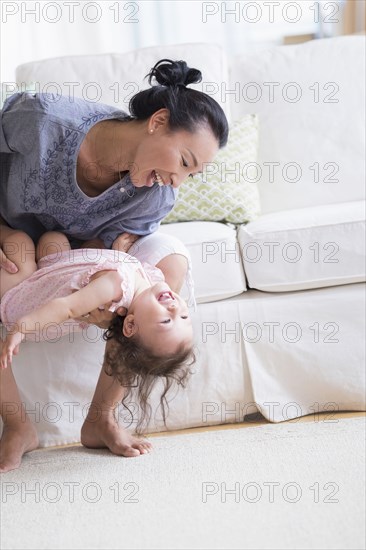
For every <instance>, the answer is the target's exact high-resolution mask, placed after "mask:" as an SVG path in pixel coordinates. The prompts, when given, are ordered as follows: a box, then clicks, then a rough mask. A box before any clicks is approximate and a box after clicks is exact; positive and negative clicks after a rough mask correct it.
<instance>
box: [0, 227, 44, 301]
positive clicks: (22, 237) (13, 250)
mask: <svg viewBox="0 0 366 550" xmlns="http://www.w3.org/2000/svg"><path fill="white" fill-rule="evenodd" d="M0 244H1V247H2V249H3V250H4V253H5V255H6V256H7V257H8V258H9V260H11V261H12V262H14V263H15V264H16V266H17V267H18V270H19V271H18V272H17V273H8V272H7V271H5V269H0V289H1V290H0V297H1V298H2V297H3V296H4V294H5V292H7V291H8V290H10V289H11V288H13V287H14V286H16V285H18V284H19V283H21V282H22V281H24V279H27V278H28V277H30V276H31V275H32V273H34V272H35V271H36V269H37V265H36V262H35V248H34V243H33V241H32V239H31V238H30V237H29V235H27V234H26V233H24V232H23V231H19V230H17V229H12V228H11V227H7V226H6V225H0Z"/></svg>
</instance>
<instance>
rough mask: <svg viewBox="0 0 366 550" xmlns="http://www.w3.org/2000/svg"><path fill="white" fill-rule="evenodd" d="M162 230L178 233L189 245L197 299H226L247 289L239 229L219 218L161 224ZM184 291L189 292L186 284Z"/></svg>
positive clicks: (167, 232)
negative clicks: (238, 240) (238, 236)
mask: <svg viewBox="0 0 366 550" xmlns="http://www.w3.org/2000/svg"><path fill="white" fill-rule="evenodd" d="M158 231H160V232H162V233H166V234H168V235H172V236H174V237H177V238H178V239H180V240H181V241H182V242H183V243H184V244H185V245H186V247H187V248H188V250H189V252H190V254H191V258H192V274H193V279H194V286H195V297H196V301H197V303H205V302H213V301H215V300H224V299H225V298H230V297H231V296H237V295H238V294H241V293H242V292H244V291H245V290H246V284H245V276H244V271H243V265H242V262H241V259H240V251H239V245H238V242H237V239H236V231H235V229H233V228H232V227H229V226H227V225H225V224H223V223H217V222H182V223H172V224H168V225H163V226H160V228H159V230H158ZM182 295H183V296H184V297H186V296H187V295H188V289H187V288H186V287H185V286H184V287H183V288H182Z"/></svg>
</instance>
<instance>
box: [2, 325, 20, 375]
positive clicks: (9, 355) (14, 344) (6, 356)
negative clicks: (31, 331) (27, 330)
mask: <svg viewBox="0 0 366 550" xmlns="http://www.w3.org/2000/svg"><path fill="white" fill-rule="evenodd" d="M24 338H25V334H22V333H21V332H14V333H13V334H8V335H7V337H6V340H5V342H3V343H2V350H1V355H0V367H1V368H2V369H6V368H7V367H8V366H10V365H11V361H12V359H13V355H17V354H18V353H19V344H20V343H21V342H22V341H23V340H24Z"/></svg>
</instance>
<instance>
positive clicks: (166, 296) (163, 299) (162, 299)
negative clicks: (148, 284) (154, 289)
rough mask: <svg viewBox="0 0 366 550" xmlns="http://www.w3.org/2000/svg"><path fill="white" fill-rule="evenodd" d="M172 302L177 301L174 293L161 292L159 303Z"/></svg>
mask: <svg viewBox="0 0 366 550" xmlns="http://www.w3.org/2000/svg"><path fill="white" fill-rule="evenodd" d="M170 300H175V298H174V296H173V294H172V292H169V291H165V292H161V293H160V294H159V296H158V302H168V301H170Z"/></svg>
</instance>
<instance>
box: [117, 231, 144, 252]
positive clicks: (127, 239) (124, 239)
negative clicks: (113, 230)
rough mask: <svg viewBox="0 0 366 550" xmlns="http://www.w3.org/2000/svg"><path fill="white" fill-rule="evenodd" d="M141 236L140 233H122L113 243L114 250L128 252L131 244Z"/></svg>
mask: <svg viewBox="0 0 366 550" xmlns="http://www.w3.org/2000/svg"><path fill="white" fill-rule="evenodd" d="M139 238H140V235H132V234H131V233H121V235H118V237H117V239H115V240H114V242H113V244H112V250H119V251H120V252H126V253H127V252H128V251H129V249H130V248H131V246H132V245H133V244H134V243H135V242H136V241H137V239H139Z"/></svg>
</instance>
